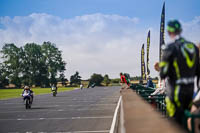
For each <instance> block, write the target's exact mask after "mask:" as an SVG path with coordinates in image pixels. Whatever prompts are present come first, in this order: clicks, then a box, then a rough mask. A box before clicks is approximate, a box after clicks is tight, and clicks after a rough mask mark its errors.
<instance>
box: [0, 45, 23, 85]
mask: <svg viewBox="0 0 200 133" xmlns="http://www.w3.org/2000/svg"><path fill="white" fill-rule="evenodd" d="M21 51H22V49H21V48H18V47H17V46H15V45H14V44H13V43H11V44H5V45H4V46H3V48H2V50H1V53H2V54H3V56H2V58H3V60H4V61H3V66H4V68H5V69H4V70H5V71H6V75H4V76H5V77H7V78H8V79H9V82H10V83H12V84H14V85H15V86H16V87H18V88H20V87H21V77H20V76H21V69H22V66H21V64H22V62H21V59H20V58H21Z"/></svg>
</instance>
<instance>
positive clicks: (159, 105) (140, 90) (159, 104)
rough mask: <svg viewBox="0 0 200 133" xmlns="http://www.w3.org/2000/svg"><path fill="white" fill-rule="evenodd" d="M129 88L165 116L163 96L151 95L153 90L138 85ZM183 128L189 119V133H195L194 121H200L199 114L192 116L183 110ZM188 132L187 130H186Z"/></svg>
mask: <svg viewBox="0 0 200 133" xmlns="http://www.w3.org/2000/svg"><path fill="white" fill-rule="evenodd" d="M131 88H132V89H133V90H135V91H136V93H137V94H138V95H140V96H141V97H142V98H143V99H144V100H146V101H147V102H148V103H150V104H152V106H154V107H155V108H156V109H157V110H158V111H160V112H161V113H162V115H163V116H166V104H165V94H162V95H151V93H153V92H154V91H155V89H154V88H150V87H148V88H147V87H145V86H143V85H140V84H135V85H132V86H131ZM184 113H185V118H184V126H185V128H186V129H188V128H187V119H188V118H191V127H192V128H191V131H190V132H191V133H195V119H197V118H198V119H200V114H192V113H190V111H188V110H185V112H184ZM188 131H189V130H188Z"/></svg>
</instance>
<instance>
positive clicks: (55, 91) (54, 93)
mask: <svg viewBox="0 0 200 133" xmlns="http://www.w3.org/2000/svg"><path fill="white" fill-rule="evenodd" d="M51 91H52V94H53V96H54V97H56V95H57V89H56V88H55V87H52V88H51Z"/></svg>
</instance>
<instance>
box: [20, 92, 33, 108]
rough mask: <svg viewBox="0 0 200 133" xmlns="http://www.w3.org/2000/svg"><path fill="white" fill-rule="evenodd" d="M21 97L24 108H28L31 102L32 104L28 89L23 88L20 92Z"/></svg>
mask: <svg viewBox="0 0 200 133" xmlns="http://www.w3.org/2000/svg"><path fill="white" fill-rule="evenodd" d="M22 96H23V99H24V105H25V108H26V109H30V108H31V104H32V97H31V93H30V91H28V90H25V91H24V93H23V94H22Z"/></svg>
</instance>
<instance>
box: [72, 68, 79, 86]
mask: <svg viewBox="0 0 200 133" xmlns="http://www.w3.org/2000/svg"><path fill="white" fill-rule="evenodd" d="M72 84H75V85H80V84H81V76H79V72H78V71H76V73H75V74H74V75H72V76H71V77H70V85H72Z"/></svg>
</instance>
